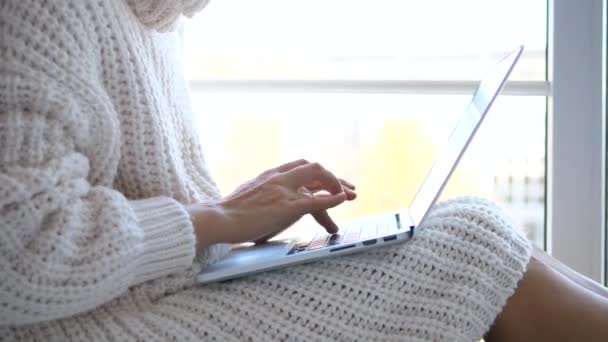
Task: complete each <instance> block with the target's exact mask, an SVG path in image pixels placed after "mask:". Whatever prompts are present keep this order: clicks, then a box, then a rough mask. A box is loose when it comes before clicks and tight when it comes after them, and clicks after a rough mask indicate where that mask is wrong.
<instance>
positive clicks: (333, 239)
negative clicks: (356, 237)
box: [326, 234, 344, 246]
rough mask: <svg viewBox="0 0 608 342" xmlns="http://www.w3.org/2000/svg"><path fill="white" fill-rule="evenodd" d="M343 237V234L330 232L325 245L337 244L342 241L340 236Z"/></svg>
mask: <svg viewBox="0 0 608 342" xmlns="http://www.w3.org/2000/svg"><path fill="white" fill-rule="evenodd" d="M343 237H344V235H342V234H332V235H330V237H329V240H327V244H326V245H327V246H334V245H337V244H339V243H340V242H341V241H342V238H343Z"/></svg>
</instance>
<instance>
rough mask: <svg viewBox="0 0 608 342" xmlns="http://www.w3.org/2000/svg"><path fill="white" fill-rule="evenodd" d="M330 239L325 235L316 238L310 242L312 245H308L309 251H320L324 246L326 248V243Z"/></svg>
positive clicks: (321, 234)
mask: <svg viewBox="0 0 608 342" xmlns="http://www.w3.org/2000/svg"><path fill="white" fill-rule="evenodd" d="M328 237H329V235H328V234H324V233H320V234H318V235H317V236H315V238H314V239H313V240H312V241H311V242H310V244H309V245H308V248H307V250H309V251H312V250H314V249H319V248H321V247H323V246H325V241H327V238H328Z"/></svg>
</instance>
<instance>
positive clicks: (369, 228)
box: [287, 220, 395, 255]
mask: <svg viewBox="0 0 608 342" xmlns="http://www.w3.org/2000/svg"><path fill="white" fill-rule="evenodd" d="M394 224H395V221H394V220H387V221H383V222H377V221H375V222H368V223H367V224H358V225H353V226H350V227H343V228H340V231H339V232H338V233H336V234H327V233H326V232H319V233H318V234H317V235H316V236H315V237H313V238H312V239H309V240H303V241H300V242H298V243H296V245H295V246H294V247H293V248H292V249H291V250H290V251H289V253H287V255H292V254H296V253H299V252H304V251H313V250H316V249H319V248H323V247H329V246H339V245H344V244H349V243H354V242H358V241H361V240H367V239H371V238H377V237H381V236H384V235H386V234H388V232H389V229H390V228H391V227H390V225H394Z"/></svg>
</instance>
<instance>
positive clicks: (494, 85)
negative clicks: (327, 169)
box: [410, 46, 524, 227]
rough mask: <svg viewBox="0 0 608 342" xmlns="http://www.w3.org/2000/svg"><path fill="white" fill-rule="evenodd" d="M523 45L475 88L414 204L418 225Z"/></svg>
mask: <svg viewBox="0 0 608 342" xmlns="http://www.w3.org/2000/svg"><path fill="white" fill-rule="evenodd" d="M523 48H524V47H523V46H520V47H518V48H517V49H515V50H514V51H513V52H511V53H509V54H508V55H507V56H506V57H504V58H503V59H502V60H500V61H499V62H498V63H497V64H496V65H495V66H494V67H493V68H492V69H491V70H490V72H488V73H487V74H486V76H485V77H484V78H483V80H482V81H481V83H480V84H479V86H478V87H477V90H475V93H474V94H473V98H472V100H471V102H470V103H469V106H468V107H467V109H466V110H465V112H464V114H462V116H461V117H460V120H459V121H458V123H457V124H456V127H455V128H454V130H453V131H452V133H451V135H450V137H449V138H448V142H447V145H446V148H445V149H444V150H443V151H441V153H440V155H439V157H438V158H437V160H436V161H435V163H434V164H433V166H432V167H431V171H430V172H429V173H428V175H427V176H426V179H425V180H424V182H423V183H422V185H421V186H420V188H419V189H418V192H417V193H416V196H414V199H413V200H412V203H411V204H410V215H411V218H412V221H413V222H414V227H418V226H419V225H420V224H421V223H422V221H423V220H424V218H425V217H426V215H427V214H428V211H429V208H430V207H431V206H432V205H433V204H435V202H436V201H437V199H438V198H439V195H440V194H441V192H442V191H443V188H444V187H445V185H446V183H447V181H448V179H450V176H451V175H452V172H453V171H454V169H455V168H456V165H458V162H459V161H460V158H462V155H463V154H464V151H465V150H466V149H467V147H468V146H469V143H470V142H471V140H472V139H473V136H474V135H475V133H476V132H477V129H478V128H479V125H480V124H481V122H482V121H483V119H484V117H485V116H486V114H487V113H488V111H489V110H490V107H491V106H492V103H494V100H495V99H496V96H497V95H498V94H499V93H500V90H501V89H502V87H503V86H504V84H505V82H506V80H507V78H508V77H509V75H510V74H511V71H512V70H513V67H514V66H515V64H516V63H517V61H518V60H519V57H520V56H521V53H522V51H523Z"/></svg>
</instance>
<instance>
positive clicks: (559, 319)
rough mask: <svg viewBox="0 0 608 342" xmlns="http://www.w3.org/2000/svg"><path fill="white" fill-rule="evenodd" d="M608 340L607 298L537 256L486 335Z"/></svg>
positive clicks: (494, 339)
mask: <svg viewBox="0 0 608 342" xmlns="http://www.w3.org/2000/svg"><path fill="white" fill-rule="evenodd" d="M545 257H547V258H548V256H545ZM541 259H546V258H541ZM570 271H571V272H574V271H572V270H570ZM575 279H578V280H580V279H579V278H578V277H575ZM607 340H608V299H607V298H605V297H602V296H601V295H600V294H597V293H595V292H594V291H593V290H589V289H587V288H585V287H583V286H581V285H579V284H578V283H577V281H576V280H575V281H573V280H571V279H569V278H568V277H567V276H565V275H563V274H562V273H560V272H558V271H556V270H555V269H553V268H552V267H551V265H549V264H547V263H544V262H543V260H539V258H537V257H536V256H533V258H532V259H531V261H530V264H529V265H528V270H527V271H526V273H525V275H524V277H523V279H522V280H521V281H520V283H519V285H518V287H517V289H516V291H515V294H514V295H513V296H512V297H511V298H510V299H509V300H508V302H507V305H506V306H505V308H504V310H503V312H502V313H501V314H500V315H499V316H498V318H497V319H496V321H495V322H494V325H493V326H492V328H491V330H490V331H489V332H488V334H487V336H486V341H488V342H501V341H585V342H592V341H607Z"/></svg>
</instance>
